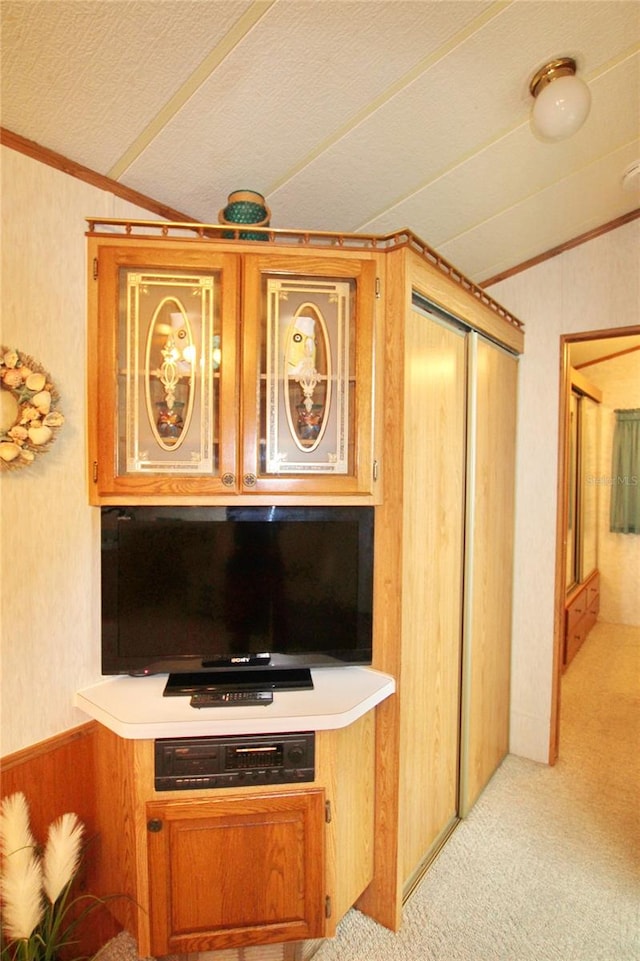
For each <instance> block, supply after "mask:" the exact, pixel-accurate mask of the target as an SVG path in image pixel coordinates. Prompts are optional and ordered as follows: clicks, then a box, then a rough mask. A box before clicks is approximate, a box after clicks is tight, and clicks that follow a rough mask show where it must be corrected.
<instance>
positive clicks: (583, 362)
mask: <svg viewBox="0 0 640 961" xmlns="http://www.w3.org/2000/svg"><path fill="white" fill-rule="evenodd" d="M639 350H640V326H638V325H636V326H630V327H619V328H612V329H610V330H599V331H585V332H582V333H577V334H565V335H562V336H561V338H560V404H559V428H558V510H557V521H556V570H555V611H554V658H553V679H552V706H551V725H550V743H549V763H550V764H554V763H555V761H556V760H557V758H558V753H559V750H560V743H559V742H560V709H561V689H562V675H563V671H564V667H565V656H564V648H565V631H566V617H567V613H566V612H567V603H566V602H567V586H568V585H567V571H568V569H569V568H570V567H571V564H570V561H571V557H570V552H572V551H573V552H574V554H575V546H576V544H575V536H574V531H575V527H574V525H573V524H572V520H571V519H572V516H573V514H572V512H573V511H574V510H575V502H574V501H572V498H571V496H570V489H571V485H570V479H571V477H572V466H571V465H572V463H573V462H574V461H573V458H572V417H571V407H572V399H571V398H572V371H574V370H576V369H577V370H578V372H579V374H584V375H586V377H588V376H589V368H590V367H591V366H593V365H595V364H599V363H603V362H605V361H614V360H615V358H617V357H622V356H623V355H626V354H628V353H630V352H635V351H639ZM570 531H571V534H570Z"/></svg>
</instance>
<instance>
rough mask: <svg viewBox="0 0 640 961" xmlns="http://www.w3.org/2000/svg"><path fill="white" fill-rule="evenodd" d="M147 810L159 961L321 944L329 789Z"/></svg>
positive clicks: (153, 929)
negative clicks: (175, 955) (169, 956)
mask: <svg viewBox="0 0 640 961" xmlns="http://www.w3.org/2000/svg"><path fill="white" fill-rule="evenodd" d="M146 810H147V831H148V838H147V850H148V861H149V895H150V897H149V904H150V919H151V951H152V953H153V954H154V955H159V954H166V953H168V952H179V953H180V952H181V953H186V952H189V951H198V950H203V949H212V948H229V947H235V946H239V945H247V944H255V943H263V942H264V940H265V938H266V937H268V938H269V939H270V940H272V941H289V940H304V939H307V938H319V937H322V936H323V934H324V931H325V925H324V921H325V890H326V889H325V864H324V862H325V844H324V830H325V793H324V791H323V790H310V791H300V792H291V793H290V794H285V793H276V794H268V795H265V796H259V797H231V798H216V799H207V800H202V801H198V800H194V799H189V800H187V801H167V802H163V801H154V802H151V803H149V804H147V808H146Z"/></svg>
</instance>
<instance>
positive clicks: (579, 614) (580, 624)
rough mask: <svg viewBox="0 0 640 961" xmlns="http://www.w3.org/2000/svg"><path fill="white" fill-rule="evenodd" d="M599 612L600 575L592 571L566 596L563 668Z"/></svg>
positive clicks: (581, 642) (574, 653)
mask: <svg viewBox="0 0 640 961" xmlns="http://www.w3.org/2000/svg"><path fill="white" fill-rule="evenodd" d="M599 610H600V574H599V572H598V571H594V572H593V573H592V574H591V575H590V576H589V577H588V578H587V580H586V581H584V582H583V583H582V584H580V585H579V586H578V587H577V588H576V589H575V590H574V591H572V592H571V593H570V594H569V595H568V596H567V602H566V605H565V614H564V650H563V666H564V669H565V670H566V668H567V667H568V666H569V664H570V663H571V661H572V660H573V658H574V657H575V656H576V654H577V653H578V651H579V650H580V648H581V647H582V645H583V644H584V641H585V639H586V637H587V634H588V633H589V631H590V630H591V628H592V627H593V625H594V624H595V623H596V621H597V620H598V612H599Z"/></svg>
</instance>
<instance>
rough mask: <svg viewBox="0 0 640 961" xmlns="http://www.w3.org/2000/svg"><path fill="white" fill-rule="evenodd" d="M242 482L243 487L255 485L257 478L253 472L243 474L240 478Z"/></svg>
mask: <svg viewBox="0 0 640 961" xmlns="http://www.w3.org/2000/svg"><path fill="white" fill-rule="evenodd" d="M242 483H243V484H244V486H245V487H255V486H256V484H257V483H258V478H257V477H256V475H255V474H245V475H244V477H243V478H242Z"/></svg>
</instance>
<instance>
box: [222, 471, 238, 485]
mask: <svg viewBox="0 0 640 961" xmlns="http://www.w3.org/2000/svg"><path fill="white" fill-rule="evenodd" d="M235 482H236V475H235V474H230V473H228V474H223V475H222V483H223V484H224V486H225V487H233V486H234V485H235Z"/></svg>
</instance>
